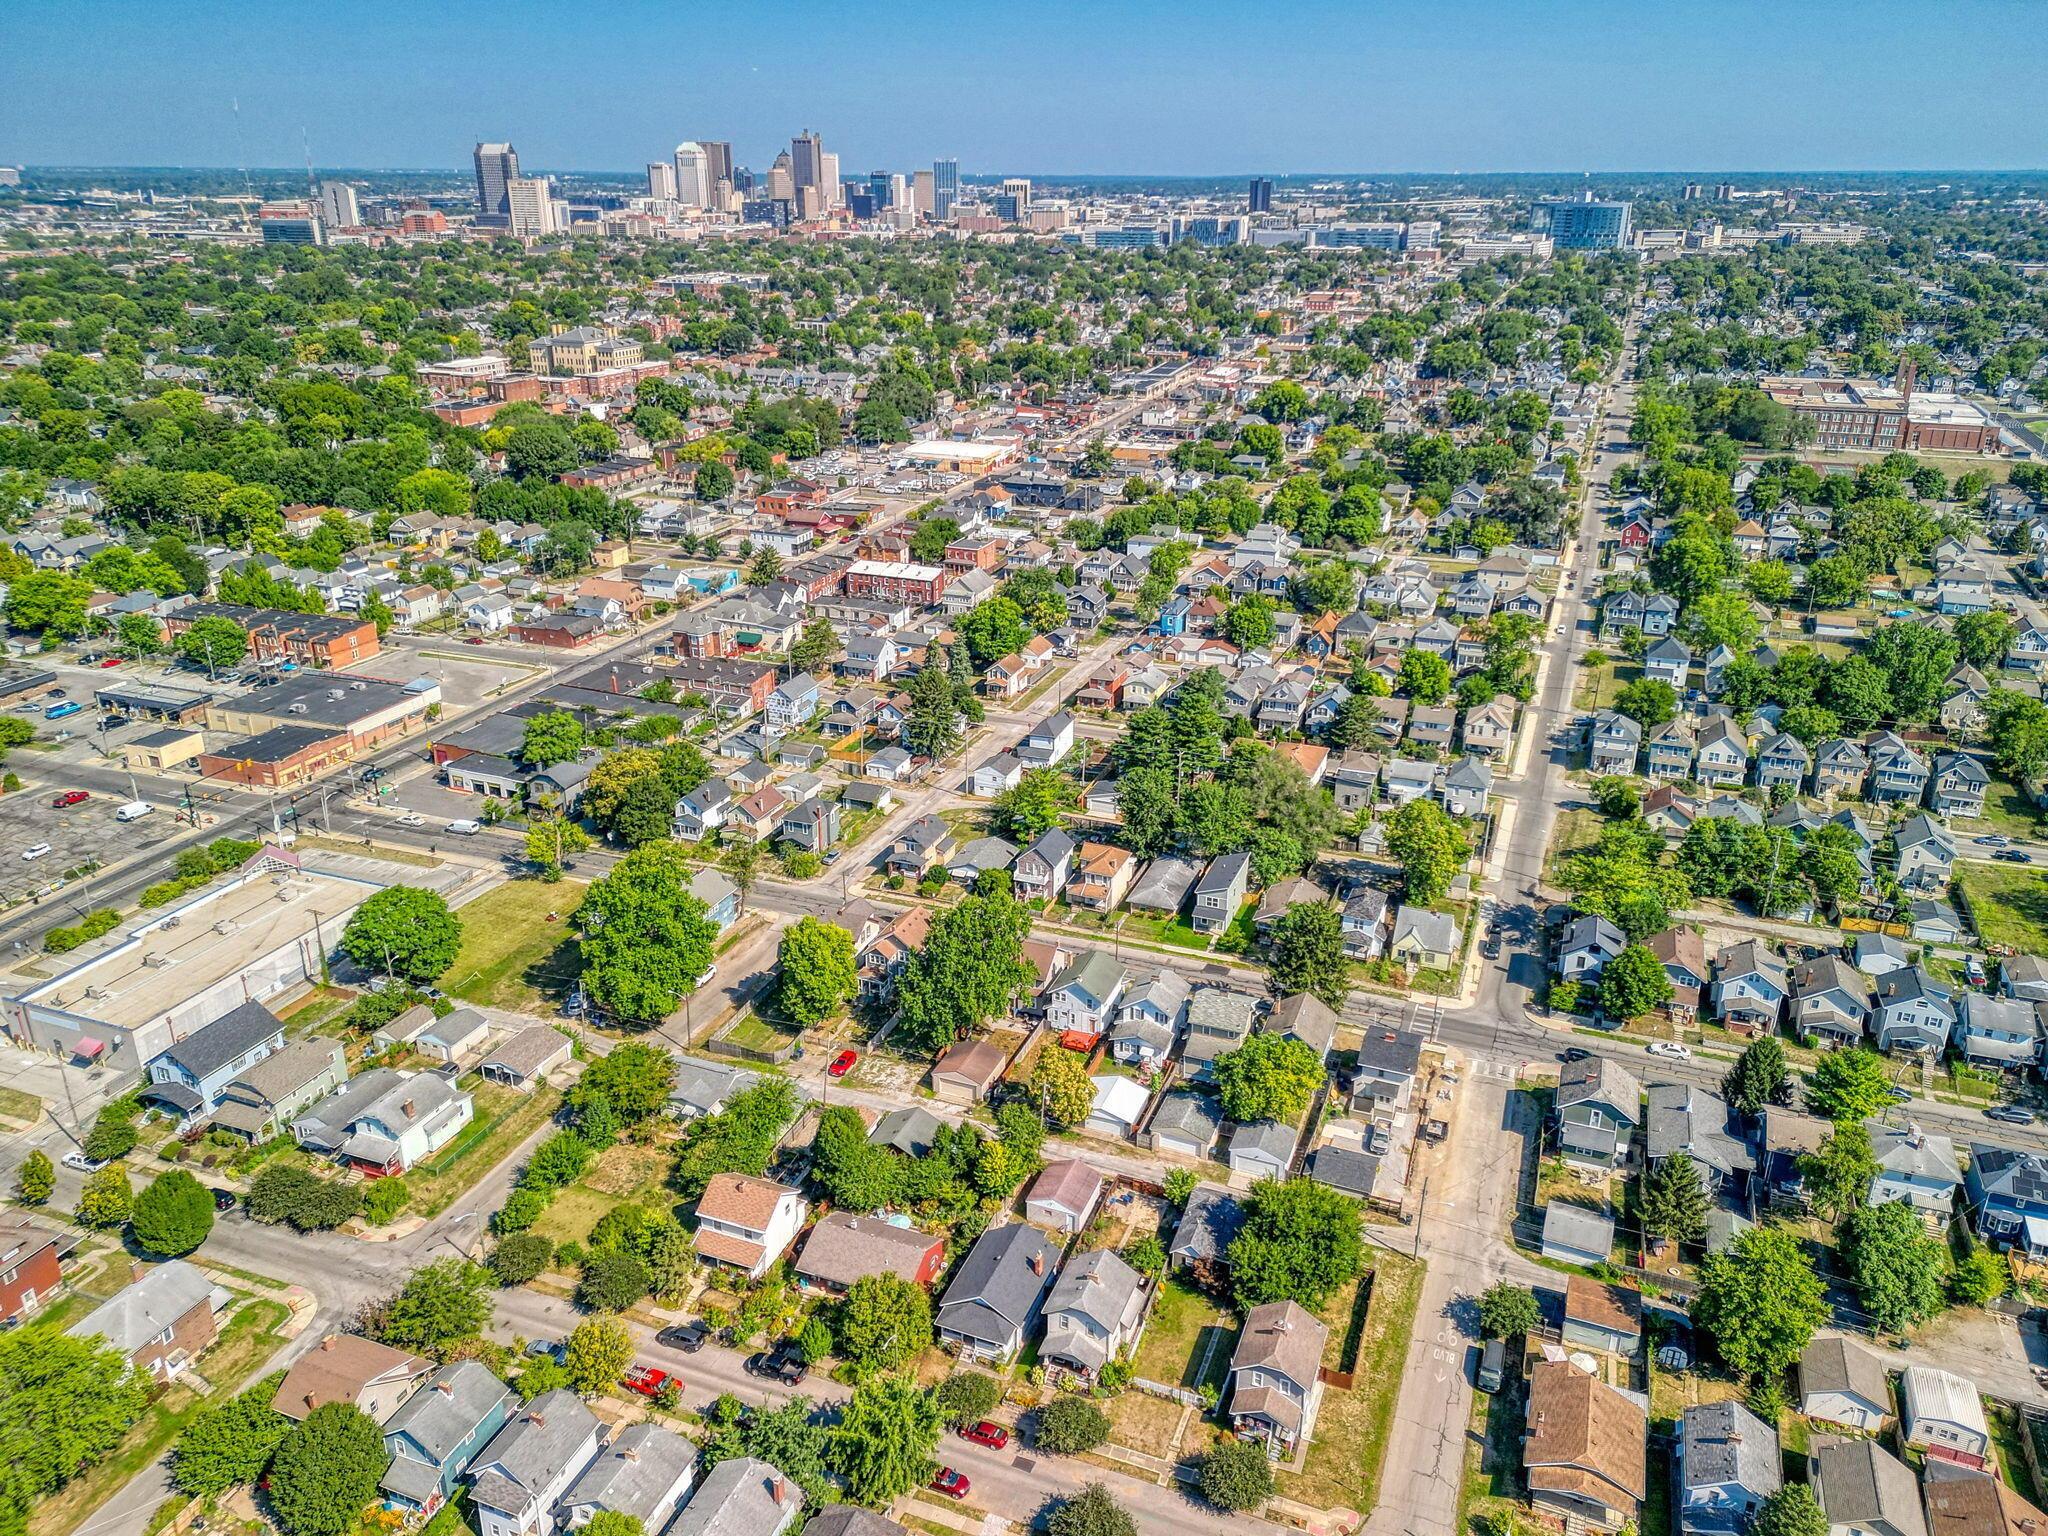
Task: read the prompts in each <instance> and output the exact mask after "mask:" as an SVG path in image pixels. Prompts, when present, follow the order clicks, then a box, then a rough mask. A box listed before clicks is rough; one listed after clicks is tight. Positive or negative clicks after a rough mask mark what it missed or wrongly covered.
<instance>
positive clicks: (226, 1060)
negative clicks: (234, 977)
mask: <svg viewBox="0 0 2048 1536" xmlns="http://www.w3.org/2000/svg"><path fill="white" fill-rule="evenodd" d="M283 1044H284V1025H283V1024H282V1023H280V1022H279V1021H278V1018H277V1015H276V1014H274V1013H272V1012H271V1011H270V1010H269V1009H268V1008H266V1007H264V1006H263V1005H262V1004H261V1003H255V1002H249V1003H240V1004H237V1005H236V1006H235V1007H234V1008H231V1009H230V1010H229V1011H228V1012H226V1013H224V1014H222V1015H221V1016H220V1017H219V1018H217V1019H215V1020H214V1021H213V1022H212V1023H210V1024H206V1025H204V1026H202V1027H201V1028H199V1029H195V1030H193V1031H192V1033H191V1034H189V1035H187V1036H186V1037H185V1038H184V1039H182V1040H180V1041H178V1042H177V1043H176V1044H174V1045H172V1046H170V1047H169V1048H167V1049H166V1050H163V1051H161V1052H159V1053H158V1054H157V1055H155V1056H153V1057H151V1058H150V1060H149V1064H148V1066H147V1068H146V1071H147V1074H148V1081H147V1082H146V1083H144V1084H143V1087H142V1099H143V1102H145V1103H148V1104H153V1105H157V1106H159V1107H161V1108H163V1109H167V1110H169V1111H171V1112H172V1113H173V1114H175V1115H176V1116H178V1118H179V1120H180V1121H181V1122H183V1123H185V1124H190V1123H192V1122H193V1121H197V1120H203V1119H205V1118H206V1117H207V1116H208V1115H210V1114H212V1113H213V1111H214V1110H215V1109H216V1108H218V1107H219V1105H220V1101H221V1097H222V1095H223V1094H224V1093H225V1092H226V1091H227V1087H228V1084H229V1083H231V1082H233V1081H234V1079H235V1078H237V1077H238V1076H240V1075H241V1074H242V1073H243V1072H245V1071H246V1070H248V1069H249V1068H250V1067H253V1066H254V1065H256V1063H257V1062H259V1061H261V1060H262V1059H263V1058H264V1057H266V1056H268V1055H269V1054H270V1053H271V1052H272V1051H275V1050H277V1049H279V1048H280V1047H282V1046H283Z"/></svg>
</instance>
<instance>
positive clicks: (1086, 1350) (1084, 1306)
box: [1038, 1248, 1145, 1381]
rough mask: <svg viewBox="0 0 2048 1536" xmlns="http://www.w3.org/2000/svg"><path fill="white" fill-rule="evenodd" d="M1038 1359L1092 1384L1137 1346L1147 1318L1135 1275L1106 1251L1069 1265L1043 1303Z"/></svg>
mask: <svg viewBox="0 0 2048 1536" xmlns="http://www.w3.org/2000/svg"><path fill="white" fill-rule="evenodd" d="M1044 1315H1045V1338H1044V1340H1043V1342H1042V1343H1041V1344H1040V1345H1039V1351H1038V1353H1039V1358H1040V1359H1041V1360H1044V1361H1046V1362H1048V1363H1049V1364H1052V1365H1055V1366H1060V1367H1063V1368H1065V1369H1066V1370H1069V1371H1072V1372H1074V1373H1075V1374H1076V1375H1078V1376H1080V1377H1081V1378H1082V1379H1083V1380H1084V1381H1092V1380H1094V1379H1095V1378H1096V1376H1097V1375H1099V1374H1100V1372H1101V1370H1102V1368H1103V1367H1104V1366H1105V1365H1108V1364H1110V1363H1111V1362H1113V1361H1114V1360H1116V1358H1117V1357H1118V1356H1119V1355H1120V1354H1121V1353H1122V1352H1123V1351H1124V1350H1125V1349H1127V1348H1129V1347H1130V1346H1131V1345H1132V1344H1133V1343H1135V1342H1136V1340H1137V1336H1138V1327H1139V1324H1140V1323H1141V1322H1142V1321H1143V1319H1144V1315H1145V1287H1144V1282H1143V1281H1142V1280H1140V1279H1139V1277H1138V1272H1137V1271H1136V1270H1134V1269H1132V1268H1131V1266H1130V1265H1128V1264H1126V1263H1125V1262H1124V1261H1123V1260H1122V1259H1120V1258H1118V1257H1117V1255H1116V1254H1114V1253H1112V1252H1110V1251H1109V1250H1108V1249H1107V1248H1097V1249H1094V1250H1092V1251H1091V1252H1089V1253H1085V1254H1083V1255H1081V1256H1080V1257H1078V1258H1076V1259H1074V1260H1073V1261H1072V1262H1071V1263H1069V1264H1068V1265H1067V1267H1066V1269H1065V1270H1063V1271H1062V1272H1061V1274H1060V1277H1059V1278H1058V1279H1057V1280H1055V1281H1054V1282H1053V1287H1052V1293H1051V1295H1049V1296H1048V1297H1047V1298H1046V1302H1045V1314H1044Z"/></svg>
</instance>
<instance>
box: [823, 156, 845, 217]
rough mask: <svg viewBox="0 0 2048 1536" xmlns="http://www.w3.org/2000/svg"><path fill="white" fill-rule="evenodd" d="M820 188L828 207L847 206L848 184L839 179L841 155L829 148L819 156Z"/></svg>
mask: <svg viewBox="0 0 2048 1536" xmlns="http://www.w3.org/2000/svg"><path fill="white" fill-rule="evenodd" d="M818 190H819V191H820V192H822V193H824V195H825V206H826V207H827V208H844V207H845V206H846V184H845V183H844V182H842V181H841V180H840V179H839V157H838V156H837V155H835V154H833V153H831V152H830V151H829V150H828V151H826V152H825V153H824V154H822V155H820V156H818Z"/></svg>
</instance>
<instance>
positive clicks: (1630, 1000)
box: [1600, 944, 1672, 1019]
mask: <svg viewBox="0 0 2048 1536" xmlns="http://www.w3.org/2000/svg"><path fill="white" fill-rule="evenodd" d="M1671 998H1672V986H1671V978H1670V976H1669V975H1667V974H1666V973H1665V970H1664V966H1663V963H1662V962H1661V961H1660V960H1658V958H1657V957H1656V956H1655V955H1653V954H1651V953H1650V951H1649V950H1648V949H1647V948H1645V947H1644V946H1643V945H1641V944H1631V945H1629V946H1628V947H1627V948H1626V949H1624V950H1623V951H1622V952H1621V953H1620V954H1618V955H1616V956H1615V957H1614V958H1613V959H1612V960H1609V961H1608V962H1607V964H1606V965H1605V966H1603V967H1601V970H1600V1011H1601V1012H1602V1013H1604V1014H1606V1015H1607V1016H1608V1017H1609V1018H1611V1019H1639V1018H1641V1017H1642V1016H1643V1015H1644V1014H1646V1013H1652V1012H1654V1011H1655V1010H1657V1009H1659V1008H1661V1007H1663V1006H1664V1005H1665V1004H1666V1003H1668V1002H1670V1001H1671Z"/></svg>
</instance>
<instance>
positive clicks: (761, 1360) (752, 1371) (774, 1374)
mask: <svg viewBox="0 0 2048 1536" xmlns="http://www.w3.org/2000/svg"><path fill="white" fill-rule="evenodd" d="M746 1371H747V1374H748V1375H749V1376H765V1377H768V1378H770V1379H771V1380H774V1381H779V1382H781V1383H782V1384H783V1385H784V1386H786V1387H795V1386H801V1385H802V1384H803V1380H804V1378H805V1377H806V1376H808V1375H810V1373H811V1372H810V1367H809V1366H807V1365H805V1364H804V1363H803V1361H802V1360H801V1359H799V1358H798V1357H796V1356H795V1355H791V1354H787V1353H785V1352H784V1351H782V1350H779V1349H777V1350H773V1351H771V1350H765V1349H763V1350H757V1351H756V1352H755V1353H753V1354H751V1355H749V1356H747V1363H746Z"/></svg>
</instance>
